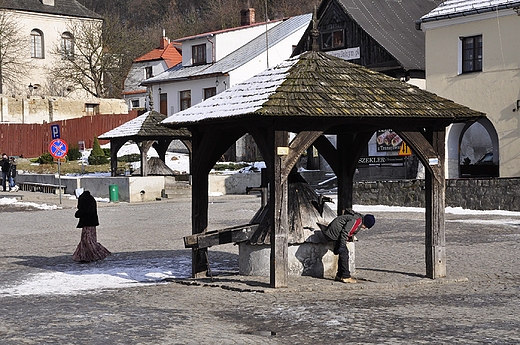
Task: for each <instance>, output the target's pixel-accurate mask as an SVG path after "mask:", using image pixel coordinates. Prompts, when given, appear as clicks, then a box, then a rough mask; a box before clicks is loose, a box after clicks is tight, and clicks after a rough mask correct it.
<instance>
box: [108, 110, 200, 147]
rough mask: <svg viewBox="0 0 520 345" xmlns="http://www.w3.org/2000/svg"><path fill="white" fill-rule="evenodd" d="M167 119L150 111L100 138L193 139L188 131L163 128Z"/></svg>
mask: <svg viewBox="0 0 520 345" xmlns="http://www.w3.org/2000/svg"><path fill="white" fill-rule="evenodd" d="M165 119H166V115H163V114H161V113H159V112H157V111H153V110H152V111H148V112H146V113H144V114H143V115H140V116H138V117H136V118H135V119H133V120H130V121H128V122H125V123H123V124H122V125H121V126H119V127H116V128H114V129H112V130H110V131H108V132H106V133H103V134H102V135H100V136H99V139H103V140H109V139H116V138H121V139H123V138H125V139H127V140H136V139H137V140H139V139H141V140H142V139H146V138H151V139H153V138H155V139H159V138H163V137H176V138H179V139H180V138H190V137H191V133H190V132H189V131H188V130H186V129H171V128H167V127H165V126H162V125H161V124H160V123H161V121H163V120H165Z"/></svg>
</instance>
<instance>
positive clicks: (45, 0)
mask: <svg viewBox="0 0 520 345" xmlns="http://www.w3.org/2000/svg"><path fill="white" fill-rule="evenodd" d="M41 2H42V4H44V5H49V6H54V0H41Z"/></svg>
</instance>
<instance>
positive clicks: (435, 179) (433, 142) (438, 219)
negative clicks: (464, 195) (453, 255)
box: [399, 127, 446, 279]
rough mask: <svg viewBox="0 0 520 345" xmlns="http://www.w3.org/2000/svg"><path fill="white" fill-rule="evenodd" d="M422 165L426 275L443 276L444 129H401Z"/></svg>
mask: <svg viewBox="0 0 520 345" xmlns="http://www.w3.org/2000/svg"><path fill="white" fill-rule="evenodd" d="M399 135H400V136H401V137H402V138H403V139H404V140H405V141H406V143H407V144H408V145H410V146H411V147H412V150H414V152H415V153H416V154H417V155H418V157H419V159H420V160H421V162H422V163H423V164H424V166H425V170H426V176H425V184H426V191H425V193H426V194H425V198H426V226H425V261H426V276H427V277H428V278H432V279H435V278H443V277H446V240H445V219H444V212H445V210H444V208H445V204H446V202H445V187H446V181H445V176H444V156H445V154H444V145H445V136H446V129H445V128H444V127H443V128H440V129H436V130H435V131H434V130H432V129H429V130H428V131H427V132H426V133H424V134H422V133H420V132H400V133H399Z"/></svg>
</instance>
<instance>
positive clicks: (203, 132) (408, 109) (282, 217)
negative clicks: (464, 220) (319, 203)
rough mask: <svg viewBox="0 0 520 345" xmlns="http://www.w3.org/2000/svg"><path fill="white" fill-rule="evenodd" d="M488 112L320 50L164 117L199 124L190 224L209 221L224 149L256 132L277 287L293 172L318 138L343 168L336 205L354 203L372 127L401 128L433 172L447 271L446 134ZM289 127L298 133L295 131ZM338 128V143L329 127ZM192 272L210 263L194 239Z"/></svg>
mask: <svg viewBox="0 0 520 345" xmlns="http://www.w3.org/2000/svg"><path fill="white" fill-rule="evenodd" d="M482 116H484V114H482V113H479V112H476V111H473V110H471V109H469V108H467V107H465V106H462V105H458V104H456V103H453V102H451V101H449V100H446V99H443V98H440V97H438V96H436V95H434V94H431V93H428V92H426V91H424V90H420V89H418V88H416V87H414V86H411V85H408V84H406V83H404V82H401V81H399V80H397V79H393V78H391V77H388V76H385V75H382V74H380V73H377V72H374V71H370V70H368V69H366V68H364V67H361V66H358V65H354V64H351V63H348V62H346V61H344V60H342V59H339V58H335V57H332V56H329V55H327V54H324V53H319V52H314V51H311V52H306V53H303V54H302V55H300V56H298V57H295V58H292V59H289V60H287V61H286V62H285V63H283V64H281V65H279V66H277V67H274V68H271V69H268V70H266V71H265V72H263V73H261V74H259V75H257V76H255V77H253V78H252V79H250V80H248V81H247V82H244V83H242V84H238V85H236V86H234V87H233V88H230V89H228V90H226V91H225V92H223V93H221V94H219V95H216V96H214V97H212V98H210V99H209V100H207V101H204V102H202V103H199V104H197V105H195V106H193V107H191V108H189V109H187V110H185V111H183V112H180V113H177V114H174V115H172V116H171V117H169V118H168V119H166V120H165V121H163V122H162V123H163V124H164V125H166V126H168V127H172V128H182V127H186V128H188V129H189V130H190V131H191V133H192V139H193V152H192V161H191V164H192V165H191V173H192V193H193V194H192V234H194V235H195V234H200V233H203V232H207V231H208V174H209V172H210V170H211V168H212V167H213V166H214V164H215V163H216V162H217V160H218V159H219V157H220V156H221V155H222V153H223V152H224V151H225V150H226V149H227V148H228V147H229V146H230V145H231V144H232V143H234V142H235V141H236V140H237V139H238V138H240V137H241V136H242V135H243V134H245V133H250V134H251V135H252V136H253V137H254V139H255V141H256V143H257V145H258V147H259V149H260V151H261V153H262V156H263V158H264V160H265V162H266V166H267V174H268V181H269V197H270V202H271V205H273V207H271V208H270V214H269V219H270V223H271V229H270V245H271V267H270V278H271V279H270V282H271V287H273V288H281V287H286V286H287V284H288V240H287V238H288V217H289V216H290V215H289V214H288V183H287V178H288V176H289V173H290V172H291V170H292V169H293V167H294V166H295V164H296V162H297V160H298V158H299V157H300V155H301V154H302V153H304V152H305V150H306V149H307V148H308V147H310V146H311V145H314V146H315V147H316V148H317V149H318V151H319V152H320V154H321V155H322V156H323V157H324V158H325V159H326V160H327V162H328V163H329V164H330V166H331V167H332V168H333V170H334V172H335V173H336V176H337V178H338V204H337V212H338V214H341V212H342V211H343V210H344V209H345V208H351V207H352V205H353V200H352V195H353V194H352V192H353V178H354V173H355V168H356V165H357V161H358V159H359V157H360V156H361V153H362V150H363V148H364V147H365V146H366V145H367V143H368V140H369V139H370V137H371V136H372V134H373V133H374V132H375V131H377V130H378V129H383V128H393V129H394V130H395V131H396V132H397V133H398V134H399V135H401V136H402V138H403V139H404V140H405V141H406V143H407V144H408V145H409V146H410V147H411V148H412V150H414V152H416V154H417V155H418V157H419V159H420V160H421V162H422V163H423V164H424V165H425V167H426V170H427V173H426V180H427V183H426V197H427V200H428V202H427V207H426V226H425V228H426V229H425V252H426V276H427V277H429V278H432V279H435V278H441V277H445V276H446V250H445V234H444V228H445V225H444V205H445V201H444V188H445V182H444V137H445V128H446V126H447V125H449V124H450V123H453V122H466V121H474V120H476V119H478V118H480V117H482ZM289 133H294V134H295V136H294V138H293V139H292V140H291V141H289V137H290V135H289ZM329 135H335V136H336V138H337V140H336V141H337V142H336V145H335V146H334V145H333V144H332V143H331V142H330V141H329V139H328V138H327V136H329ZM192 253H193V255H192V262H193V264H192V276H193V277H195V278H198V277H203V276H204V275H206V272H207V271H208V268H209V266H208V262H207V248H202V249H197V248H194V249H192Z"/></svg>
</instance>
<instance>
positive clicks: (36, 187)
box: [17, 182, 67, 194]
mask: <svg viewBox="0 0 520 345" xmlns="http://www.w3.org/2000/svg"><path fill="white" fill-rule="evenodd" d="M17 184H18V185H19V186H20V190H23V191H27V192H42V193H53V194H58V192H59V190H60V189H61V193H63V194H65V190H66V189H67V187H66V186H64V185H61V186H59V185H56V184H48V183H38V182H18V183H17Z"/></svg>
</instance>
